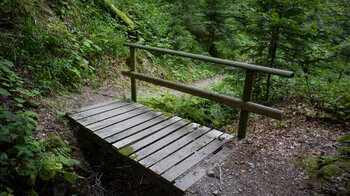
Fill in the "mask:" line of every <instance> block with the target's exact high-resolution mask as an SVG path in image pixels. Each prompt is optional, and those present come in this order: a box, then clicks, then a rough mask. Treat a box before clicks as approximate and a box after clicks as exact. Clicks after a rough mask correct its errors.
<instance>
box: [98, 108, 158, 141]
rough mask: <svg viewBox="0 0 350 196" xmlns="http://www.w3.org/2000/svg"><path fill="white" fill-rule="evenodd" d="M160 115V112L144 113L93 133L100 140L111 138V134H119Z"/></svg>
mask: <svg viewBox="0 0 350 196" xmlns="http://www.w3.org/2000/svg"><path fill="white" fill-rule="evenodd" d="M160 115H162V113H160V112H146V113H143V114H141V115H138V116H134V117H132V118H129V119H127V120H124V121H122V122H119V123H117V124H113V125H111V126H109V127H106V128H103V129H100V130H98V131H96V132H95V134H96V135H98V136H100V137H101V138H106V137H108V136H111V135H113V134H117V133H120V132H122V131H125V130H127V129H129V128H131V127H134V126H136V125H139V124H141V123H143V122H145V121H148V120H150V119H153V118H156V117H157V116H160Z"/></svg>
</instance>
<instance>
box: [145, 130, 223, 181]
mask: <svg viewBox="0 0 350 196" xmlns="http://www.w3.org/2000/svg"><path fill="white" fill-rule="evenodd" d="M220 135H222V132H220V131H217V130H215V129H214V130H211V131H210V132H208V133H207V134H205V135H203V136H202V137H200V138H198V139H197V140H195V141H193V142H191V143H189V144H188V145H186V146H185V147H183V148H181V149H180V150H179V151H176V152H175V153H173V154H172V155H170V156H168V157H166V158H165V159H163V160H161V161H160V162H158V163H156V164H155V165H153V166H152V167H150V169H151V170H152V171H153V172H155V173H157V174H159V175H160V174H162V173H164V172H165V171H166V170H167V169H169V168H170V167H172V166H174V165H175V164H177V163H178V162H180V161H181V160H183V159H185V158H186V157H187V156H189V155H191V154H193V153H194V152H195V151H196V150H198V149H200V148H201V147H203V146H205V145H206V144H208V143H209V142H211V141H213V140H214V139H216V138H217V137H219V136H220Z"/></svg>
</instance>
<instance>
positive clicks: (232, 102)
mask: <svg viewBox="0 0 350 196" xmlns="http://www.w3.org/2000/svg"><path fill="white" fill-rule="evenodd" d="M122 74H123V75H125V76H129V77H131V78H135V79H139V80H142V81H146V82H150V83H153V84H156V85H160V86H164V87H167V88H171V89H175V90H178V91H181V92H185V93H188V94H191V95H196V96H198V97H202V98H206V99H209V100H212V101H216V102H218V103H223V104H226V105H228V106H231V107H235V108H240V109H243V110H246V111H249V112H253V113H257V114H261V115H264V116H268V117H270V118H274V119H277V120H282V117H283V111H282V110H278V109H275V108H271V107H268V106H264V105H261V104H257V103H253V102H245V101H243V100H241V99H237V98H233V97H229V96H226V95H220V94H217V93H213V92H209V91H204V90H201V89H196V88H193V87H189V86H186V85H183V84H178V83H175V82H171V81H167V80H163V79H158V78H154V77H151V76H147V75H144V74H140V73H136V72H132V71H122Z"/></svg>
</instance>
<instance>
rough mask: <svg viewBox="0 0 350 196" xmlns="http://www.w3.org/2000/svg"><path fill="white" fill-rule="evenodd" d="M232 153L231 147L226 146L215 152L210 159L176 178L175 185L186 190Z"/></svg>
mask: <svg viewBox="0 0 350 196" xmlns="http://www.w3.org/2000/svg"><path fill="white" fill-rule="evenodd" d="M229 154H230V149H228V148H227V147H224V148H223V149H222V150H220V151H219V152H218V153H216V154H214V155H213V156H212V157H210V158H209V159H206V160H205V161H202V162H201V164H200V165H199V166H197V167H194V168H192V169H190V171H189V172H188V173H187V174H185V175H184V176H182V177H180V178H179V179H177V180H175V183H174V186H176V187H177V188H178V189H180V190H182V191H186V190H187V189H188V188H190V187H191V186H192V185H193V184H194V183H196V182H197V181H198V180H200V179H201V178H203V177H204V176H205V175H206V174H207V170H208V168H212V169H214V168H215V167H216V166H217V165H219V164H220V163H222V161H223V160H224V159H225V158H226V157H227V156H228V155H229Z"/></svg>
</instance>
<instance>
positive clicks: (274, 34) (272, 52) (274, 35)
mask: <svg viewBox="0 0 350 196" xmlns="http://www.w3.org/2000/svg"><path fill="white" fill-rule="evenodd" d="M281 18H282V14H281V13H279V19H281ZM278 34H279V27H277V28H275V31H274V32H272V36H271V40H270V47H269V58H270V64H269V67H273V63H274V61H275V58H276V52H277V43H278ZM270 87H271V74H268V75H267V82H266V94H265V101H266V102H267V101H268V100H269V95H270Z"/></svg>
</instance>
